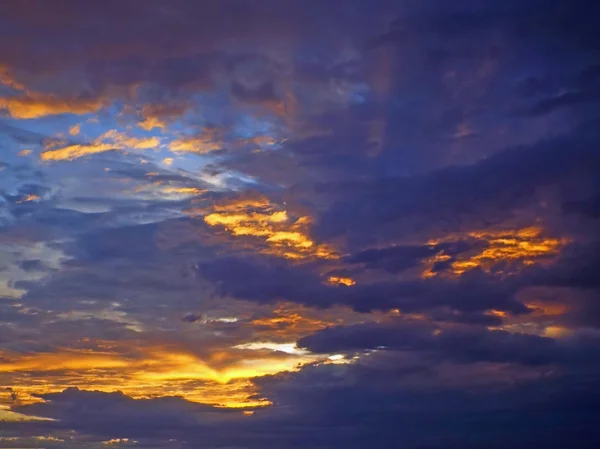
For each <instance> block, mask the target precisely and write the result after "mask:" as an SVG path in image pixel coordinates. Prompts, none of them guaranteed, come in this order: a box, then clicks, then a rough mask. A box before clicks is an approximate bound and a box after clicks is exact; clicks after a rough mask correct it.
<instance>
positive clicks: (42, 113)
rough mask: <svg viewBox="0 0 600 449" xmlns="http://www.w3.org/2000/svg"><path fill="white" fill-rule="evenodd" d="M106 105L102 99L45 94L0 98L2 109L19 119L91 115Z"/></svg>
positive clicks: (0, 107)
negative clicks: (59, 96) (61, 115)
mask: <svg viewBox="0 0 600 449" xmlns="http://www.w3.org/2000/svg"><path fill="white" fill-rule="evenodd" d="M104 104H105V102H104V100H103V99H100V98H91V99H89V98H73V99H63V98H58V97H56V96H53V95H44V94H35V95H31V96H21V97H3V98H0V109H6V110H7V111H8V113H9V114H10V116H11V117H13V118H18V119H33V118H40V117H46V116H48V115H59V114H78V115H81V114H89V113H92V112H97V111H98V110H100V109H101V108H102V107H103V106H104Z"/></svg>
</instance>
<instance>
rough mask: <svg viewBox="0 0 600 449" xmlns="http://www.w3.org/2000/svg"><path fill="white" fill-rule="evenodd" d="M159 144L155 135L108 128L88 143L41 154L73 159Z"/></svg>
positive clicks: (54, 159) (48, 157)
mask: <svg viewBox="0 0 600 449" xmlns="http://www.w3.org/2000/svg"><path fill="white" fill-rule="evenodd" d="M159 145H160V139H158V138H157V137H142V138H138V137H133V136H128V135H126V134H124V133H121V132H119V131H117V130H114V129H112V130H110V131H107V132H106V133H104V134H102V135H101V136H99V137H98V138H97V139H95V140H94V141H93V142H91V143H89V144H75V145H68V146H66V147H62V148H58V149H53V150H47V151H44V152H43V153H42V154H41V158H42V160H44V161H61V160H73V159H77V158H80V157H83V156H88V155H91V154H97V153H103V152H106V151H111V150H127V149H135V150H146V149H150V148H156V147H158V146H159Z"/></svg>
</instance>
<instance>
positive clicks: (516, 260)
mask: <svg viewBox="0 0 600 449" xmlns="http://www.w3.org/2000/svg"><path fill="white" fill-rule="evenodd" d="M461 240H475V241H481V242H483V243H484V244H485V245H484V246H485V247H484V249H481V250H476V251H470V252H466V253H464V254H461V255H459V256H458V257H457V259H456V260H455V261H453V262H452V264H451V272H452V273H453V274H454V275H461V274H463V273H465V272H466V271H468V270H471V269H474V268H480V269H482V270H484V271H487V272H490V271H496V272H497V273H499V274H500V273H503V274H509V271H507V270H510V268H506V267H505V265H506V264H510V265H513V266H518V265H521V266H522V265H533V264H535V263H543V262H546V261H548V260H550V259H551V258H552V257H554V256H556V255H557V254H558V253H559V252H560V250H561V248H562V247H563V246H564V245H565V244H566V243H568V240H566V239H560V238H551V237H547V236H544V235H543V229H542V228H540V227H537V226H531V227H527V228H522V229H516V230H499V231H472V232H467V233H464V234H455V235H450V236H447V237H444V238H442V239H438V240H431V241H429V242H427V243H428V244H429V245H432V246H434V245H438V244H440V243H445V242H457V241H461ZM449 259H450V256H449V255H447V254H445V253H444V252H443V251H441V252H440V253H438V254H437V255H436V256H434V257H432V258H430V259H428V260H427V261H426V262H425V265H426V266H427V268H426V270H425V272H424V273H423V276H424V277H430V276H435V275H436V273H434V272H433V271H432V267H433V265H434V264H435V263H436V262H439V261H446V260H449Z"/></svg>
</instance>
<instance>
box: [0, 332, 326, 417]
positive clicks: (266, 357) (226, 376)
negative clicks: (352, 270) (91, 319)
mask: <svg viewBox="0 0 600 449" xmlns="http://www.w3.org/2000/svg"><path fill="white" fill-rule="evenodd" d="M122 344H123V343H116V342H115V343H110V342H107V343H106V344H104V345H102V346H104V348H102V347H100V346H99V347H98V348H96V349H94V350H58V351H57V352H53V353H37V354H17V353H8V352H4V353H3V352H0V357H2V359H3V363H2V364H1V365H0V381H2V382H6V380H5V379H7V378H6V377H5V376H6V375H10V376H11V377H8V379H10V384H11V385H12V386H13V390H14V391H18V393H19V395H20V396H19V398H20V400H21V401H22V402H25V403H26V402H29V401H33V402H35V400H36V399H35V397H34V396H31V397H29V396H28V395H31V394H40V393H45V392H50V391H61V390H62V389H64V388H66V387H68V386H71V385H73V383H74V384H75V385H77V386H78V387H79V388H82V389H90V390H98V391H106V392H110V391H115V390H120V391H123V392H124V393H125V394H128V395H130V396H132V397H134V398H141V397H149V396H165V395H167V396H168V395H175V394H176V395H181V396H183V397H185V398H186V399H188V400H190V401H196V402H202V403H208V404H213V405H218V406H223V407H251V406H261V405H268V404H269V401H268V400H266V399H262V398H256V397H255V395H256V389H255V387H254V386H253V384H252V383H251V382H250V379H252V378H254V377H257V376H263V375H269V374H276V373H279V372H282V371H293V370H297V369H298V368H299V366H301V365H304V364H306V363H313V362H315V361H317V360H321V359H325V356H316V355H311V354H306V353H305V352H303V351H298V352H297V353H286V352H282V351H278V350H277V347H274V348H264V350H255V349H251V348H247V349H242V348H231V349H229V350H221V351H215V352H214V353H213V354H211V355H210V356H208V357H206V358H204V359H202V358H200V357H198V356H197V355H195V354H193V353H191V352H189V351H186V350H183V349H181V348H177V347H172V346H153V347H152V346H150V347H143V348H130V349H127V348H121V349H119V346H122ZM132 349H133V352H134V353H135V354H136V355H135V356H126V355H124V353H132ZM120 351H122V352H120ZM3 375H4V377H2V376H3Z"/></svg>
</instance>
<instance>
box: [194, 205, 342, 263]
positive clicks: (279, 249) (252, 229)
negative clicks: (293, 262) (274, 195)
mask: <svg viewBox="0 0 600 449" xmlns="http://www.w3.org/2000/svg"><path fill="white" fill-rule="evenodd" d="M188 212H189V213H190V214H191V215H199V214H202V215H203V219H204V222H205V223H206V224H208V225H209V226H212V227H220V228H224V229H225V230H226V231H227V232H229V233H230V234H231V235H232V236H236V237H251V238H255V239H257V240H258V241H260V242H262V243H264V244H266V248H262V249H261V250H260V251H261V252H263V253H267V254H274V255H277V256H281V257H286V258H290V259H304V258H310V257H316V258H322V259H335V258H338V257H339V256H338V255H337V254H336V253H335V252H334V251H333V249H332V248H330V247H329V246H328V245H325V244H317V243H316V242H315V241H313V240H312V239H311V238H310V236H309V234H308V226H309V225H310V222H311V219H310V217H308V216H299V217H296V218H291V217H290V216H289V215H288V212H287V211H286V210H282V209H278V208H277V207H275V205H273V204H271V203H270V202H269V200H268V199H267V198H265V197H261V196H256V197H250V198H241V199H236V200H233V201H231V202H227V203H223V204H217V205H214V206H213V208H212V210H211V211H208V212H207V211H205V210H202V209H192V210H189V211H188Z"/></svg>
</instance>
